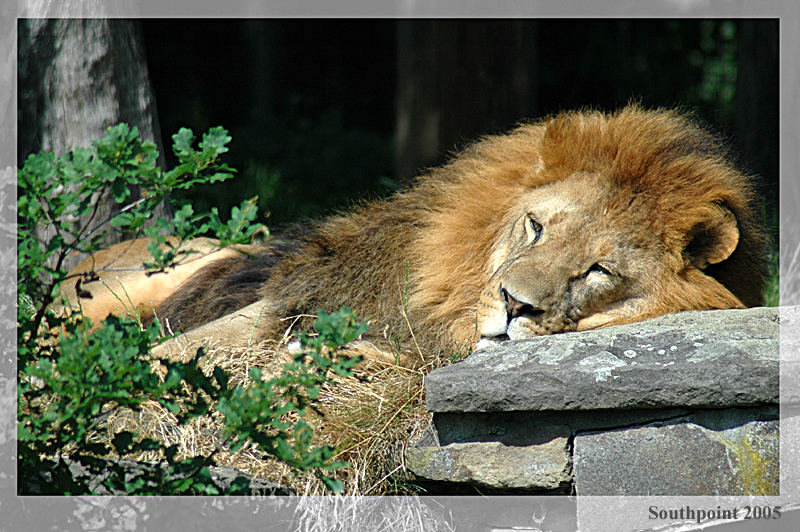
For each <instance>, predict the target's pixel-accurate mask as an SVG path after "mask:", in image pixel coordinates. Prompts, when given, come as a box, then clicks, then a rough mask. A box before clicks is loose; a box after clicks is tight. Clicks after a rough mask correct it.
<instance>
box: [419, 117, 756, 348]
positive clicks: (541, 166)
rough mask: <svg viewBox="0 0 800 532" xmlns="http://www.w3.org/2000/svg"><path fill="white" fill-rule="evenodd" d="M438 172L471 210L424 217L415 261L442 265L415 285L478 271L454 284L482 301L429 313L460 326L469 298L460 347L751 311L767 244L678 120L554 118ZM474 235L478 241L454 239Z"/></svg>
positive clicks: (712, 148)
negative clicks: (428, 253)
mask: <svg viewBox="0 0 800 532" xmlns="http://www.w3.org/2000/svg"><path fill="white" fill-rule="evenodd" d="M444 172H446V173H447V174H450V175H452V174H453V173H455V172H460V175H461V176H462V177H459V178H458V179H459V180H460V181H458V184H457V187H458V188H459V189H460V190H461V193H460V194H459V195H460V197H461V198H462V199H463V198H469V199H470V202H466V201H464V202H463V203H462V206H463V208H461V209H456V210H443V211H442V212H441V213H437V214H436V215H434V224H435V225H437V226H438V228H437V230H436V231H432V232H431V233H430V235H432V236H431V237H430V238H428V239H427V241H426V242H425V249H428V250H430V249H437V250H442V252H443V256H444V257H445V258H443V259H442V260H439V261H436V260H431V259H430V258H429V259H426V260H427V263H429V264H433V267H431V268H428V269H425V268H423V274H422V275H421V276H420V278H419V282H420V286H421V287H423V289H427V287H428V286H430V287H434V286H438V287H441V286H444V284H445V283H446V280H445V277H449V278H452V277H453V276H454V275H457V274H459V272H458V271H457V270H456V268H455V267H453V266H449V267H448V266H447V264H445V262H446V261H447V260H449V259H448V258H450V257H456V256H458V259H457V260H458V263H462V264H463V263H465V262H466V261H468V260H470V257H471V260H472V261H473V264H475V268H474V269H471V270H464V269H463V268H462V272H465V273H471V274H472V275H473V276H474V278H473V279H471V280H470V283H475V284H480V286H481V289H480V290H481V291H480V294H476V296H469V295H468V294H465V297H464V298H459V297H452V298H451V299H449V300H442V299H441V298H440V299H439V300H438V301H437V305H438V308H453V309H456V308H457V307H456V305H461V307H460V312H461V313H462V315H467V316H468V315H469V314H470V313H469V312H466V313H465V312H464V308H465V307H466V304H465V303H466V298H467V297H475V298H476V300H477V301H478V302H477V305H475V304H474V303H473V305H475V306H473V309H474V312H473V313H472V314H471V315H472V316H473V318H472V321H471V322H470V320H469V319H468V318H467V319H461V320H460V322H459V323H457V324H456V326H455V327H454V337H456V338H460V339H462V341H472V342H474V341H475V340H476V339H477V338H482V339H484V340H491V339H506V338H510V339H520V338H528V337H531V336H536V335H541V334H552V333H558V332H565V331H574V330H586V329H592V328H596V327H601V326H604V325H609V324H614V323H625V322H631V321H638V320H641V319H645V318H648V317H652V316H657V315H661V314H665V313H669V312H676V311H680V310H689V309H712V308H737V307H743V306H745V305H747V306H752V305H757V304H759V303H760V302H761V291H762V282H763V281H762V270H763V253H762V251H763V244H764V239H763V237H762V235H761V233H760V232H759V230H758V229H757V225H756V224H754V222H753V218H754V215H753V213H754V212H756V211H755V209H754V207H753V194H752V193H751V188H750V184H749V180H748V178H747V177H746V176H744V175H743V174H741V173H740V172H739V171H737V170H736V169H735V168H734V167H733V166H732V165H731V163H730V162H729V160H728V157H727V154H726V151H725V149H724V148H723V147H722V146H721V144H720V143H719V142H718V141H716V140H715V139H714V138H713V137H712V136H711V135H710V134H709V133H707V132H706V131H704V130H703V129H702V128H699V127H697V126H696V125H695V124H694V123H692V122H691V121H690V120H688V119H687V118H685V117H684V116H683V115H681V114H679V113H677V112H674V111H646V110H643V109H641V108H640V107H638V106H635V105H633V106H628V107H626V108H624V109H622V110H621V111H619V112H617V113H614V114H603V113H599V112H574V113H563V114H560V115H558V116H556V117H555V118H552V119H550V120H545V121H542V122H537V123H534V124H527V125H523V126H520V127H518V128H517V129H516V130H514V131H512V132H511V133H510V134H509V135H504V136H497V137H490V138H488V139H484V140H483V141H482V142H480V143H478V144H476V145H475V146H473V147H472V148H470V149H469V150H467V151H466V152H465V153H464V154H462V156H461V158H457V159H456V160H455V161H454V162H453V163H452V164H451V165H449V166H448V167H445V170H444ZM434 177H436V176H435V175H434ZM476 227H478V228H481V231H473V234H481V232H483V234H484V235H485V239H482V238H481V239H477V240H476V241H471V242H467V241H466V238H465V237H461V238H459V237H458V236H457V234H461V235H467V234H468V231H469V228H473V229H474V228H476ZM464 250H467V251H464ZM459 253H460V254H461V255H460V256H459ZM468 254H469V255H468ZM481 260H483V261H484V262H481ZM453 263H455V261H453ZM440 272H445V273H444V274H441V273H440ZM461 280H462V282H463V280H464V278H463V277H462V278H461ZM448 291H449V293H451V294H459V291H458V289H457V288H456V287H452V288H450V289H449V290H448ZM461 292H463V289H462V290H461ZM420 293H421V294H423V295H424V293H425V290H420ZM429 308H434V306H433V305H431V306H429ZM454 316H455V314H454ZM470 339H471V340H470Z"/></svg>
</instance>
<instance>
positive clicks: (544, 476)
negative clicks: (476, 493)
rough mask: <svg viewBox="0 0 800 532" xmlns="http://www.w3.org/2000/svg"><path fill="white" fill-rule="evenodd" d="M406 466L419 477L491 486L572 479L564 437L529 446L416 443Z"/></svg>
mask: <svg viewBox="0 0 800 532" xmlns="http://www.w3.org/2000/svg"><path fill="white" fill-rule="evenodd" d="M406 466H407V467H408V469H409V470H410V471H411V472H412V473H414V474H415V475H417V476H418V477H421V478H424V479H428V480H435V481H444V482H455V483H469V484H472V485H475V486H479V487H489V488H494V489H530V490H554V489H558V488H560V487H563V486H565V485H567V484H568V483H569V482H570V481H571V479H572V475H571V468H570V456H569V451H568V444H567V438H564V437H560V438H553V439H552V440H550V441H548V442H545V443H542V444H539V445H529V446H512V445H505V444H503V443H500V442H474V443H451V444H450V445H445V446H443V447H439V446H436V445H430V446H424V447H423V446H417V447H413V448H411V449H408V450H407V451H406Z"/></svg>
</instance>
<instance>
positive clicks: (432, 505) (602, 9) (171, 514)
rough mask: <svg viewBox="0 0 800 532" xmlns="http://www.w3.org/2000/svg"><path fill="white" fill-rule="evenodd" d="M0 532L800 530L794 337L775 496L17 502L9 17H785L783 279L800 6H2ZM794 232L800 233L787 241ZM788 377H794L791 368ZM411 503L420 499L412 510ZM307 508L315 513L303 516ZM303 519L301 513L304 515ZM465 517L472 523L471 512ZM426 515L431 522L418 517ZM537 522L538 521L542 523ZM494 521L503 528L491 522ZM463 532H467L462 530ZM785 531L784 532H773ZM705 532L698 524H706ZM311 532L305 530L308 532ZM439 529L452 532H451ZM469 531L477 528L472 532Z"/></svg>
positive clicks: (795, 192)
mask: <svg viewBox="0 0 800 532" xmlns="http://www.w3.org/2000/svg"><path fill="white" fill-rule="evenodd" d="M0 4H2V5H0V43H1V44H2V47H0V49H2V50H6V53H5V54H4V57H1V58H0V63H1V64H0V83H1V84H2V88H3V89H4V90H2V91H0V95H2V96H0V100H2V105H0V123H1V124H2V126H3V131H5V132H6V134H4V135H3V136H2V141H1V142H0V246H2V247H0V287H2V290H3V292H2V294H3V295H2V300H0V329H2V332H1V333H0V345H1V346H2V349H0V352H2V356H1V357H0V515H2V516H3V517H2V518H0V530H138V529H141V530H218V529H225V530H239V529H241V530H245V529H247V530H253V529H256V530H289V529H295V528H297V527H298V526H299V524H298V523H296V522H295V521H294V516H295V515H296V514H295V511H296V510H297V506H298V505H301V506H302V505H305V506H304V508H306V509H307V508H310V507H312V506H315V507H318V508H320V512H321V513H320V514H319V515H327V514H326V512H336V511H341V510H342V509H343V508H344V507H345V505H351V506H350V507H351V508H356V509H358V510H359V511H365V510H368V511H372V510H373V509H374V508H379V509H381V510H383V511H396V510H397V509H400V510H402V511H410V510H413V508H412V507H414V506H415V505H416V506H415V507H416V508H417V509H420V508H422V510H424V512H423V513H425V512H432V514H431V515H436V516H439V518H440V521H441V522H442V523H444V525H443V526H445V525H448V524H450V525H452V524H453V523H454V522H456V521H458V520H457V519H456V518H455V517H454V516H456V515H457V514H458V512H459V511H461V512H462V515H463V512H464V511H465V510H464V509H465V508H467V509H468V510H469V511H470V512H472V513H471V514H470V515H484V514H485V515H488V516H497V517H498V518H501V517H503V516H504V515H509V512H510V513H514V514H516V513H518V512H521V514H525V515H529V516H531V519H533V521H532V522H535V523H540V524H541V528H543V529H551V530H575V529H580V530H615V531H619V530H649V529H661V530H663V529H667V528H668V529H675V528H673V527H679V528H680V529H681V530H689V529H691V528H687V527H685V526H681V525H679V524H677V523H675V524H672V525H671V526H670V525H669V523H665V522H663V521H653V520H648V512H647V509H648V507H649V506H650V505H657V506H659V507H662V508H667V507H675V508H678V507H681V506H685V505H687V504H689V505H692V506H693V507H695V508H711V509H713V508H716V507H717V506H721V507H728V506H731V505H738V506H742V505H744V504H749V505H769V506H775V505H782V506H783V507H784V508H785V509H786V510H788V509H790V508H794V509H795V511H788V512H786V511H785V513H784V517H783V518H782V519H781V520H780V521H774V522H753V523H747V522H735V523H730V522H728V523H724V522H722V521H720V522H718V523H707V525H714V524H718V525H719V527H718V528H724V530H751V529H753V528H754V527H755V526H757V527H758V528H759V529H762V530H797V529H800V510H797V509H798V508H800V472H799V471H800V458H798V455H799V454H800V453H798V447H799V446H800V444H798V442H800V423H799V422H798V420H800V416H798V407H797V405H798V403H800V401H798V398H800V391H799V390H800V386H798V379H797V375H798V372H797V371H796V369H797V367H798V365H800V355H798V353H797V347H798V345H800V342H798V333H797V331H786V330H782V332H781V356H782V372H781V381H782V389H781V394H782V395H781V397H782V404H783V407H782V419H781V423H782V424H781V436H782V447H781V480H782V483H781V485H782V490H783V493H782V494H781V495H780V496H778V497H581V498H574V497H572V498H570V497H469V498H464V497H460V498H459V497H420V498H402V497H384V498H357V499H356V498H343V497H338V498H331V497H320V498H312V499H313V500H311V501H309V500H308V498H306V499H301V498H288V497H261V498H254V497H218V498H215V497H196V498H174V497H147V498H145V497H17V496H16V464H15V457H16V436H15V434H16V427H15V420H16V388H15V375H16V348H15V345H16V344H15V340H16V334H15V330H16V313H15V301H16V290H15V288H14V287H15V286H16V261H15V260H14V259H15V257H16V247H15V245H14V243H15V241H16V238H15V214H16V210H15V206H16V189H15V179H16V168H17V161H16V142H15V140H16V131H17V123H16V102H17V92H16V85H17V83H16V81H17V78H16V52H17V50H16V20H17V18H18V17H20V18H26V17H125V18H128V17H130V18H138V17H214V18H216V17H219V18H231V17H241V18H244V17H267V18H269V17H281V18H282V17H315V18H329V17H330V18H339V17H342V18H344V17H391V18H427V17H448V18H453V17H475V18H484V17H487V18H495V17H497V18H500V17H526V18H527V17H530V18H539V17H609V18H612V17H626V18H627V17H635V18H638V17H747V18H750V17H754V18H756V17H764V18H779V19H780V51H781V58H780V76H781V79H780V87H781V90H780V116H781V117H782V118H783V119H782V120H781V122H780V135H781V143H780V147H781V152H780V172H781V180H780V187H781V188H780V228H781V232H780V247H781V261H782V262H781V274H782V275H783V273H784V272H787V271H789V270H788V268H789V266H790V265H789V264H788V260H789V258H790V257H792V256H793V253H794V252H795V251H797V250H798V247H800V231H796V229H797V228H798V226H800V224H798V221H799V220H798V217H799V216H798V212H797V206H798V205H800V182H799V181H798V179H797V177H796V175H797V172H798V169H799V168H800V149H798V146H800V134H799V133H800V128H798V125H797V120H796V119H795V118H794V117H798V116H800V68H798V67H799V66H800V61H798V59H797V51H798V50H800V46H798V35H800V3H798V2H796V0H777V1H770V0H655V1H651V2H638V1H636V0H604V1H602V2H583V1H581V0H542V1H524V0H519V1H515V0H509V1H506V2H502V3H498V2H485V1H480V0H470V1H458V0H447V1H444V0H438V1H424V0H398V1H394V2H390V1H387V0H348V1H346V2H345V1H340V2H323V1H322V0H314V1H299V0H275V1H262V2H259V1H256V0H227V1H226V2H213V1H211V0H178V1H175V0H172V1H169V2H163V1H159V0H140V1H137V2H124V1H122V0H112V1H105V2H104V1H102V0H67V1H63V0H62V1H58V0H20V1H19V2H17V3H14V2H2V3H0ZM793 229H795V230H793ZM791 370H794V371H791ZM409 499H417V500H416V501H409ZM309 505H310V506H309ZM301 509H302V508H301ZM468 513H469V512H468ZM426 515H427V514H426ZM537 519H538V520H537ZM498 522H500V521H498ZM458 524H459V527H458V529H459V530H461V529H473V528H472V527H471V526H469V524H466V525H465V523H464V522H463V521H458ZM315 525H316V528H314V527H309V523H305V526H306V527H308V528H307V529H309V530H312V529H313V530H334V529H336V530H350V529H351V528H348V527H347V526H346V525H342V524H339V525H338V526H339V528H337V526H336V523H335V522H332V521H324V520H323V521H317V522H315ZM775 527H780V528H775ZM704 528H705V527H704ZM304 529H305V528H304ZM443 529H448V528H447V527H446V526H445V528H443ZM475 529H476V530H477V528H475Z"/></svg>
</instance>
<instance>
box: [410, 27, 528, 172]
mask: <svg viewBox="0 0 800 532" xmlns="http://www.w3.org/2000/svg"><path fill="white" fill-rule="evenodd" d="M535 36H536V23H535V22H532V21H488V22H486V21H452V20H442V21H440V20H435V21H428V20H426V21H401V22H398V28H397V65H398V66H397V73H398V75H397V83H398V87H397V117H396V121H397V123H396V132H397V175H398V178H399V179H400V180H408V179H409V178H411V177H413V175H415V174H416V173H418V171H419V170H420V169H422V168H424V167H426V166H431V165H436V164H440V163H441V162H442V161H443V160H444V159H445V156H446V155H447V154H448V153H450V152H451V151H452V150H453V148H455V147H458V146H459V145H462V144H464V143H465V142H468V141H470V140H472V139H474V137H476V136H477V135H481V134H486V133H496V132H502V131H505V130H507V129H508V128H510V127H512V126H513V125H514V124H515V123H516V122H518V121H519V120H521V119H523V118H531V117H535V115H536V114H537V107H538V106H537V91H536V83H535V81H536V79H535V74H536V54H535V51H536V50H535Z"/></svg>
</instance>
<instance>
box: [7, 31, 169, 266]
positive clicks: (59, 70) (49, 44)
mask: <svg viewBox="0 0 800 532" xmlns="http://www.w3.org/2000/svg"><path fill="white" fill-rule="evenodd" d="M18 30H19V32H18V35H19V37H18V38H19V42H18V46H19V48H18V49H19V85H18V87H19V93H18V94H19V115H18V130H19V131H18V134H19V142H18V148H17V149H18V157H19V161H20V164H23V162H24V160H25V157H27V155H29V154H30V153H35V152H38V151H52V152H53V153H55V154H56V155H61V154H63V153H66V152H67V151H69V150H70V149H72V148H75V147H79V146H81V147H88V146H90V145H91V142H92V140H94V139H96V138H99V137H102V136H103V134H104V133H105V130H106V129H107V128H108V127H110V126H112V125H114V124H117V123H119V122H127V123H128V124H130V125H134V126H137V127H138V128H139V132H140V134H141V136H142V138H144V139H146V140H152V141H154V142H155V143H156V145H157V146H158V148H159V152H160V153H161V154H162V155H161V158H160V161H159V163H160V164H162V165H163V162H164V159H163V146H162V143H161V132H160V129H159V124H158V117H157V113H156V105H155V97H154V94H153V90H152V88H151V85H150V81H149V77H148V74H147V64H146V59H145V54H144V47H143V45H142V37H141V32H140V29H139V26H138V23H136V22H135V21H130V20H115V19H22V20H20V21H19V26H18ZM136 197H138V194H137V192H136V191H135V190H134V191H133V199H136ZM117 209H118V206H117V205H116V204H115V203H114V202H113V200H112V199H111V198H109V199H108V200H107V201H105V202H104V203H103V205H101V206H100V208H99V209H98V213H97V215H96V219H98V220H104V219H108V218H109V217H110V216H112V215H113V214H114V213H115V212H116V210H117ZM156 214H158V215H161V216H166V215H168V208H167V207H166V206H164V207H163V208H162V209H161V212H158V213H156ZM104 229H106V230H107V231H108V242H107V244H111V243H114V242H118V241H120V240H122V239H123V238H125V236H126V235H124V234H122V233H121V232H120V231H119V230H118V229H116V228H112V227H110V226H107V227H104ZM43 236H44V237H45V238H46V237H47V235H43ZM82 258H83V257H78V256H76V257H73V258H72V259H71V261H70V264H68V265H67V268H71V267H72V266H74V265H75V264H77V263H78V262H79V261H80V260H82Z"/></svg>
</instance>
